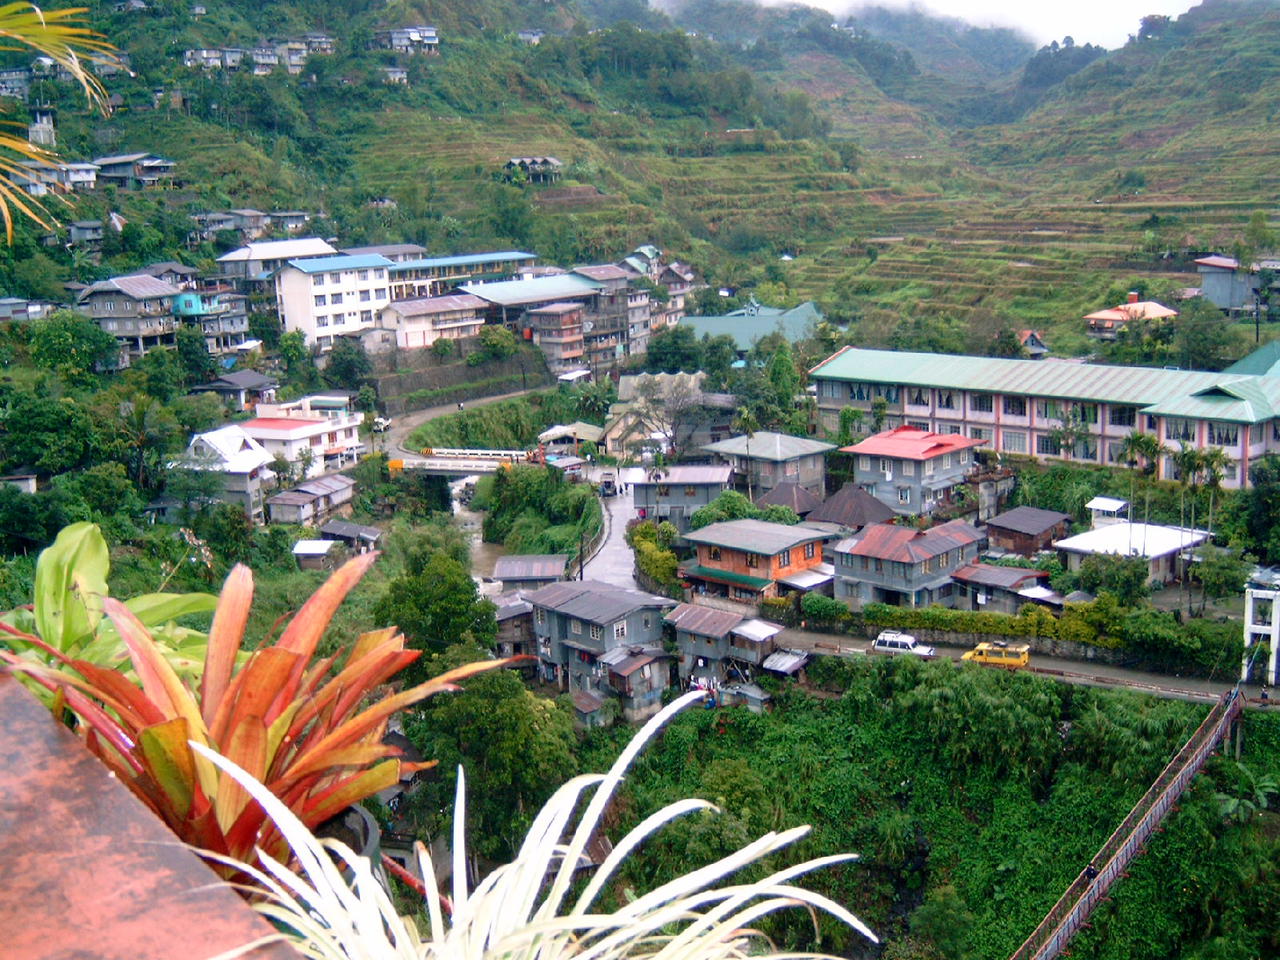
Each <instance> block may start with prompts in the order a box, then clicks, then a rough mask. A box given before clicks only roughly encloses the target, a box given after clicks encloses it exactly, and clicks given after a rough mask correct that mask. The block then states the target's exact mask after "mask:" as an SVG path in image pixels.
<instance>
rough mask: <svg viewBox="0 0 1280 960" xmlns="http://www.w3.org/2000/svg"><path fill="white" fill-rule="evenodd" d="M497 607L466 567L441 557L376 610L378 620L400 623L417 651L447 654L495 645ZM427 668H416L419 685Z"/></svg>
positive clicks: (400, 582)
mask: <svg viewBox="0 0 1280 960" xmlns="http://www.w3.org/2000/svg"><path fill="white" fill-rule="evenodd" d="M496 609H497V608H496V607H495V606H494V605H493V603H492V602H491V601H490V600H487V599H483V598H482V597H481V596H480V594H479V591H478V590H477V588H476V582H475V581H474V580H472V579H471V575H470V574H468V573H467V571H466V568H465V567H463V566H462V564H460V563H459V562H458V561H457V560H455V559H453V558H452V557H450V556H447V555H446V554H443V553H439V554H436V555H435V556H433V557H431V559H430V560H428V561H427V563H426V565H425V566H424V567H423V568H422V572H421V573H417V574H406V575H404V576H401V577H397V578H396V579H395V580H392V581H391V583H390V584H388V585H387V592H386V593H385V594H384V595H383V597H382V599H381V600H379V601H378V603H377V605H376V606H375V608H374V620H376V621H377V622H379V623H394V624H395V625H396V626H398V627H399V628H400V629H401V630H402V631H403V632H404V635H405V637H406V638H407V639H408V641H409V645H410V646H411V647H412V648H413V649H415V650H434V651H441V650H444V649H445V648H446V647H448V646H451V645H453V644H457V643H462V644H476V645H479V646H481V647H490V646H492V645H493V638H494V637H495V636H496V635H497V632H498V625H497V622H496V621H495V620H494V616H493V615H494V611H495V610H496ZM421 669H422V667H421V666H420V665H418V664H415V665H413V666H410V667H409V669H408V673H409V674H410V675H411V676H413V677H414V678H415V679H414V682H417V679H418V678H420V671H421Z"/></svg>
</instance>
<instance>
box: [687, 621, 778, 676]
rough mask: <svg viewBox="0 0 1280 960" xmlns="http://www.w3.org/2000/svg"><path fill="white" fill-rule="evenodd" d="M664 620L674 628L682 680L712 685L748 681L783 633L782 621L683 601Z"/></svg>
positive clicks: (762, 663)
mask: <svg viewBox="0 0 1280 960" xmlns="http://www.w3.org/2000/svg"><path fill="white" fill-rule="evenodd" d="M663 620H664V621H665V622H666V623H668V624H669V625H670V626H671V627H672V628H673V629H674V630H675V634H676V648H677V649H678V650H679V652H680V660H679V671H680V679H681V680H683V681H691V680H692V681H698V680H701V681H707V682H709V683H710V685H711V686H713V687H719V686H723V685H724V684H726V683H732V682H744V683H745V682H749V681H750V680H751V679H752V677H754V676H755V673H756V671H757V670H758V669H759V668H760V667H762V666H763V665H764V662H765V660H767V659H768V658H769V656H770V655H771V654H772V653H773V652H774V637H776V636H777V635H778V634H779V633H781V632H782V626H781V625H780V624H777V623H770V622H769V621H768V620H757V619H756V618H754V617H744V616H743V615H742V614H740V613H734V612H733V611H731V610H717V609H714V608H712V607H704V606H699V605H698V604H696V603H682V604H680V606H678V607H676V608H675V609H674V610H672V611H671V612H670V613H668V614H667V615H666V616H665V617H663Z"/></svg>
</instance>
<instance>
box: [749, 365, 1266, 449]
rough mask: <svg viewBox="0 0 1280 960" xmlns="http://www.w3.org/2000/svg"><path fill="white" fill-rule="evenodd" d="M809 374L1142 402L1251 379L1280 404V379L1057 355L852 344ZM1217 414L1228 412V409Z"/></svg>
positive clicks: (1146, 404) (1175, 397)
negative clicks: (1016, 356)
mask: <svg viewBox="0 0 1280 960" xmlns="http://www.w3.org/2000/svg"><path fill="white" fill-rule="evenodd" d="M810 373H811V378H812V379H815V380H823V379H830V380H841V381H853V382H863V383H882V384H893V385H901V386H921V387H941V388H943V389H952V390H973V391H977V392H982V393H1002V394H1014V395H1021V396H1026V397H1049V398H1055V399H1065V400H1080V401H1097V402H1102V403H1119V404H1131V405H1134V406H1138V407H1143V408H1145V407H1149V406H1151V405H1153V404H1160V403H1165V402H1169V401H1175V400H1180V399H1182V398H1184V397H1188V396H1190V395H1192V394H1195V393H1197V392H1198V391H1201V390H1205V389H1207V388H1210V387H1214V386H1217V385H1224V384H1239V383H1242V382H1246V381H1247V382H1250V383H1253V384H1255V385H1256V387H1257V390H1258V391H1259V392H1260V393H1261V394H1262V395H1263V396H1265V397H1266V398H1267V401H1268V403H1269V404H1270V405H1271V407H1272V409H1280V377H1257V376H1254V377H1251V376H1248V375H1243V374H1229V373H1203V372H1199V371H1193V370H1158V369H1155V368H1153V367H1115V366H1109V365H1107V364H1101V363H1070V362H1067V361H1064V360H1053V359H1049V360H1008V359H1003V358H998V357H965V356H950V355H947V354H938V353H907V352H898V351H894V350H862V349H857V348H854V347H849V348H847V349H845V350H842V351H840V352H838V353H835V354H833V355H832V356H830V357H828V358H827V359H826V360H824V361H823V362H822V363H820V364H818V365H817V366H816V367H814V368H813V369H812V371H810ZM1217 413H1219V414H1225V413H1227V411H1226V410H1225V408H1224V409H1223V410H1221V411H1218V412H1217ZM757 436H759V434H757Z"/></svg>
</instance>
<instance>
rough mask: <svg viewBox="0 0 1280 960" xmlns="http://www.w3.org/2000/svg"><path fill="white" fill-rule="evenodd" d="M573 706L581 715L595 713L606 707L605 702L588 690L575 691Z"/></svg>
mask: <svg viewBox="0 0 1280 960" xmlns="http://www.w3.org/2000/svg"><path fill="white" fill-rule="evenodd" d="M573 706H574V709H575V710H577V711H578V712H579V713H595V712H596V711H597V710H599V709H600V708H601V707H603V706H604V701H603V700H602V699H600V698H599V697H597V696H596V695H595V694H594V693H588V692H587V691H586V690H575V691H573Z"/></svg>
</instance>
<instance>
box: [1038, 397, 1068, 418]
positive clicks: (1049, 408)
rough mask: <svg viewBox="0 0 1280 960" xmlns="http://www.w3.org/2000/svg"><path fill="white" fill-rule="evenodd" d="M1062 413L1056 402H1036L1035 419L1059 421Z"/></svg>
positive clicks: (1060, 405) (1059, 405) (1060, 406)
mask: <svg viewBox="0 0 1280 960" xmlns="http://www.w3.org/2000/svg"><path fill="white" fill-rule="evenodd" d="M1063 414H1064V411H1063V409H1062V404H1060V403H1058V401H1057V400H1037V401H1036V417H1037V418H1038V419H1040V420H1061V419H1062V418H1063Z"/></svg>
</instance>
